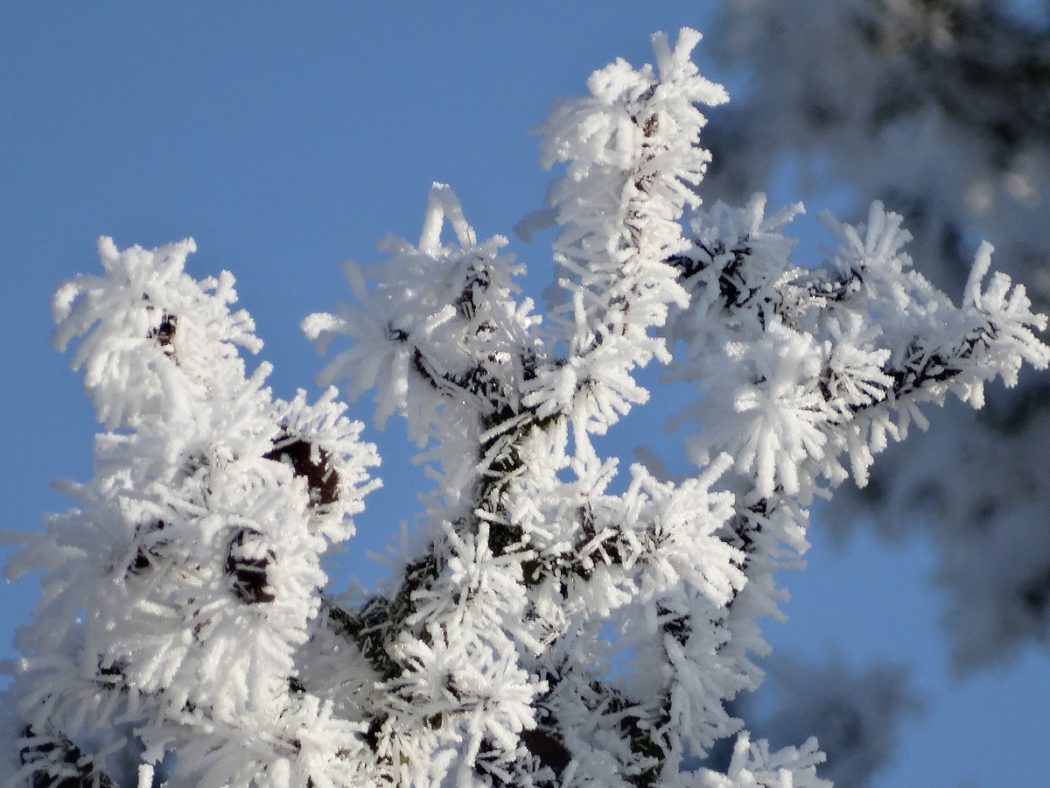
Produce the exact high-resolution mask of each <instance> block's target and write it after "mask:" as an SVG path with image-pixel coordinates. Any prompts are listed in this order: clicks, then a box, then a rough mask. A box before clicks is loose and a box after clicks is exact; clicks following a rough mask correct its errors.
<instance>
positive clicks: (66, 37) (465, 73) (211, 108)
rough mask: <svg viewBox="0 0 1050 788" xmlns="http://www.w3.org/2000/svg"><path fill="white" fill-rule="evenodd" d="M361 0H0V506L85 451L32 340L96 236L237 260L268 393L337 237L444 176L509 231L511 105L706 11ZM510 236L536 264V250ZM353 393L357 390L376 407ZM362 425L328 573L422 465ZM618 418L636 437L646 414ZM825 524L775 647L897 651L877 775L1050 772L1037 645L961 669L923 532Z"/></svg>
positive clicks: (513, 217)
mask: <svg viewBox="0 0 1050 788" xmlns="http://www.w3.org/2000/svg"><path fill="white" fill-rule="evenodd" d="M364 6H365V4H350V3H334V2H317V3H311V4H292V3H255V4H248V3H232V2H231V3H210V2H197V3H164V4H161V3H156V4H149V7H148V8H147V7H146V4H143V5H142V6H139V5H137V4H131V3H126V4H122V5H118V4H115V3H102V2H99V3H66V4H58V3H35V4H32V3H29V2H10V3H5V4H3V5H0V230H2V236H0V237H2V246H0V250H2V262H0V265H2V266H3V271H4V274H5V275H4V286H3V289H2V296H3V307H2V309H0V352H2V354H3V356H2V357H3V360H4V365H3V369H4V372H3V382H2V384H0V397H2V406H3V412H5V413H7V414H8V417H7V425H6V430H5V436H6V444H7V450H6V451H4V452H3V455H2V458H0V471H2V472H0V480H2V481H0V490H2V494H3V498H2V500H3V501H4V503H5V505H4V507H3V509H2V510H0V525H2V526H5V527H14V528H22V529H29V530H31V529H37V528H40V527H41V526H40V521H41V517H42V515H43V514H44V513H46V512H49V511H61V510H62V509H64V508H66V507H67V506H68V505H69V502H68V501H66V500H64V499H63V498H62V497H61V496H59V495H57V494H56V493H54V492H53V491H51V489H50V483H51V481H52V480H53V479H54V478H55V477H57V476H68V477H71V478H74V479H79V480H86V479H88V478H90V475H91V466H90V462H91V454H90V453H91V436H92V435H93V433H94V431H95V424H94V420H93V418H92V415H91V411H90V407H89V404H88V402H87V400H86V399H85V398H84V397H83V396H82V394H81V392H80V388H79V382H78V381H77V379H76V378H75V377H74V376H73V375H72V374H71V373H70V372H69V371H68V367H67V363H68V359H67V358H63V357H61V356H59V355H58V354H57V353H55V352H54V351H52V350H51V349H50V347H49V336H50V332H51V326H50V318H49V312H48V299H49V297H50V294H51V292H52V290H53V289H54V287H55V286H56V285H57V284H58V283H59V282H60V281H62V280H63V279H66V278H69V277H71V276H72V275H74V274H75V273H76V272H78V271H95V270H96V269H97V268H98V262H97V258H96V257H95V253H94V242H95V238H96V237H97V236H98V235H100V234H106V235H112V236H114V237H115V239H116V241H117V243H118V245H121V246H126V245H130V244H133V243H139V244H142V245H145V246H153V245H157V244H161V243H164V242H167V241H170V240H175V239H178V238H183V237H186V236H193V237H194V238H196V239H197V242H198V245H199V247H200V251H199V252H198V254H197V255H195V256H194V257H193V258H191V262H190V267H191V272H192V273H194V274H195V275H198V276H203V275H207V274H211V273H214V272H217V271H218V270H219V269H221V268H228V269H229V270H231V271H233V272H234V274H235V275H236V276H237V279H238V284H239V287H238V290H239V293H240V297H241V302H242V304H243V305H244V306H245V307H247V308H248V309H249V310H250V311H251V312H252V314H253V315H254V317H255V319H256V322H257V327H258V333H259V335H260V336H261V337H262V338H263V340H264V341H265V342H266V347H265V348H264V350H263V352H262V354H261V356H262V357H265V358H267V359H268V360H270V361H272V362H273V363H274V364H275V366H276V372H275V374H274V375H273V377H272V379H271V382H272V385H273V386H274V388H275V389H276V391H277V393H278V394H280V395H282V396H289V395H291V394H292V393H293V392H294V390H295V388H296V387H301V386H305V387H310V388H315V387H314V386H313V385H312V380H313V376H314V375H315V374H316V373H317V372H318V370H319V369H320V366H321V361H320V359H318V358H317V357H316V356H315V354H314V353H313V351H312V350H311V349H310V347H309V345H308V343H307V342H306V340H305V338H303V336H302V334H301V332H300V331H299V328H298V326H299V322H300V320H301V319H302V318H303V317H304V316H305V315H306V314H308V313H309V312H312V311H316V310H323V309H329V308H331V307H333V306H334V305H335V303H336V301H337V300H339V299H341V298H343V295H344V293H345V288H344V286H343V282H342V278H341V274H340V268H339V263H340V261H341V260H343V259H346V258H348V257H352V258H354V259H356V260H358V261H361V262H368V261H370V260H374V259H376V256H377V255H376V253H375V252H374V247H375V242H376V240H378V239H379V238H380V237H381V236H382V235H383V234H385V233H387V232H393V233H395V234H398V235H404V236H406V237H409V238H414V237H416V235H417V233H418V229H419V223H420V221H421V217H422V210H423V206H424V203H425V200H426V193H427V189H428V187H429V184H430V183H431V181H434V180H440V181H445V182H448V183H450V184H452V186H453V187H454V188H455V189H456V190H457V192H458V194H459V196H460V198H461V199H462V201H463V204H464V207H465V209H466V211H467V215H468V218H469V219H470V220H471V222H472V223H473V224H474V225H475V226H476V227H477V228H478V230H479V232H480V233H481V234H482V235H491V234H493V233H497V232H500V233H504V234H508V235H509V234H510V228H511V227H512V225H513V224H514V223H515V222H516V221H517V220H518V219H520V218H521V217H522V216H523V215H525V214H526V213H528V212H529V211H531V210H533V209H534V208H536V207H538V206H539V205H540V204H541V203H542V200H543V195H544V190H545V187H546V182H547V176H546V175H545V174H544V173H543V172H542V171H541V170H540V169H539V166H538V164H537V159H538V156H537V147H536V142H535V140H534V139H532V138H530V137H529V136H528V135H527V133H526V132H527V130H528V129H530V128H532V127H534V126H536V125H537V124H538V123H540V122H541V121H542V120H543V119H544V117H545V114H546V112H547V109H548V107H549V104H550V102H551V100H552V99H553V98H555V97H557V96H567V95H577V94H579V93H580V92H581V91H582V90H583V83H584V80H585V78H586V76H587V74H588V73H589V72H590V71H591V70H592V69H594V68H596V67H598V66H601V65H603V64H604V63H606V62H608V61H609V60H611V59H612V58H613V57H615V56H617V55H621V56H624V57H626V58H628V59H629V60H631V61H632V62H636V63H637V62H640V61H643V60H647V59H650V50H649V43H648V37H649V34H650V33H651V32H652V31H654V30H658V29H664V30H668V31H674V30H676V29H677V28H678V27H680V26H681V25H684V24H688V25H692V26H698V27H700V28H701V29H703V27H704V23H705V19H706V18H707V17H708V15H709V11H710V8H711V3H710V2H698V0H693V2H634V3H628V2H622V1H621V0H606V1H605V2H602V3H584V2H564V1H563V2H530V3H518V4H510V3H505V4H501V3H480V2H478V3H452V2H450V3H443V4H438V3H424V2H416V3H383V4H380V3H374V4H372V5H371V7H372V8H374V9H379V8H382V9H383V10H381V11H380V10H370V9H367V8H365V7H364ZM303 7H308V8H309V9H310V10H309V11H302V10H301V8H303ZM701 47H702V45H701ZM829 67H830V64H829ZM713 76H715V77H717V76H718V75H717V74H714V75H713ZM755 186H756V189H757V188H764V185H763V184H756V185H755ZM779 196H780V197H781V198H782V199H787V198H788V197H790V195H786V194H784V195H779ZM815 207H819V206H815ZM811 215H813V213H812V212H811ZM514 247H515V249H516V251H517V253H518V254H519V256H520V257H521V258H523V259H524V260H525V261H527V262H529V263H530V264H531V265H533V266H534V267H535V268H536V270H537V272H538V275H539V277H540V278H542V277H543V274H544V271H545V270H546V269H545V266H546V265H547V264H548V260H549V257H548V254H549V253H548V251H547V249H546V248H545V247H543V246H542V245H536V246H525V245H523V244H521V243H520V242H517V241H515V243H514ZM367 404H368V403H361V404H360V405H359V406H357V407H356V409H355V410H356V413H357V414H358V415H359V417H361V418H364V419H366V420H367V418H368V409H367ZM650 423H651V422H650ZM372 437H373V439H375V440H377V441H378V442H379V444H380V449H381V452H382V453H383V457H384V468H383V475H384V477H385V480H386V488H385V490H383V491H381V492H380V493H377V494H375V495H374V496H373V498H371V499H370V501H369V503H370V508H369V511H368V512H367V513H366V515H365V516H363V517H362V518H361V519H360V530H361V537H360V539H359V542H355V543H354V544H353V545H352V546H351V551H350V553H348V554H347V556H345V557H344V558H343V563H342V565H341V566H340V567H339V572H338V574H339V576H340V577H345V576H347V575H349V574H352V573H357V574H358V575H359V576H360V577H362V578H363V579H364V580H365V581H366V582H370V583H371V582H374V580H375V577H376V574H375V572H370V571H368V568H367V566H366V563H365V561H364V558H363V550H364V549H365V548H367V549H382V547H383V545H384V544H385V543H386V542H387V540H388V539H389V538H390V536H391V535H392V534H393V533H394V531H395V530H396V527H397V524H398V521H399V520H401V519H404V518H409V517H411V515H412V512H413V510H412V508H411V507H410V506H406V505H405V502H406V500H407V501H409V502H411V500H412V491H413V485H415V484H418V481H419V480H418V475H417V474H416V472H415V470H414V469H413V468H412V467H411V466H410V465H409V464H408V463H407V462H406V457H407V456H408V455H409V454H410V449H409V447H408V446H407V445H406V444H405V443H404V442H403V441H401V431H400V429H399V426H398V425H396V424H392V425H391V427H389V428H388V430H387V432H386V433H385V434H375V433H374V432H373V435H372ZM919 439H921V436H920V438H919ZM617 440H619V441H620V444H619V447H620V448H621V449H622V450H623V451H624V452H628V451H629V450H630V446H632V445H633V443H634V442H636V440H637V435H632V434H631V433H630V432H629V431H621V434H620V435H619V436H618V438H617ZM822 525H823V524H822V523H818V524H817V528H816V529H815V530H814V533H813V534H812V537H813V541H814V542H815V545H816V546H815V548H814V550H813V551H812V553H811V556H810V558H811V569H810V570H809V571H808V572H807V573H805V574H804V575H800V576H797V577H790V578H786V580H787V581H788V582H789V585H790V586H791V587H792V589H793V593H794V600H793V601H792V603H791V604H790V605H789V607H788V613H789V615H790V616H791V621H790V622H789V623H788V624H787V625H786V626H780V625H774V624H770V625H769V627H768V631H769V636H770V639H771V640H772V641H773V643H774V645H775V646H776V648H777V649H784V650H792V651H795V652H801V653H803V654H810V655H819V654H821V653H827V652H828V651H829V650H831V649H837V650H838V651H839V652H841V653H842V654H843V655H845V656H846V658H847V660H848V661H849V662H851V663H853V664H856V665H864V664H867V663H868V662H870V661H871V660H874V659H877V658H892V659H895V660H903V661H906V662H908V663H909V664H911V665H912V666H913V667H914V669H915V673H916V683H917V685H918V687H919V689H920V691H922V692H923V693H925V695H926V700H927V704H928V710H927V713H926V714H925V716H923V717H919V718H916V719H914V720H913V721H911V722H910V723H908V724H907V725H906V726H905V729H904V734H905V740H904V742H903V744H902V748H901V751H900V757H899V760H898V762H897V764H896V765H895V766H894V767H893V768H892V770H890V771H888V772H886V773H885V774H884V776H883V777H882V779H881V780H880V781H879V783H878V784H879V785H881V786H927V787H930V788H938V787H940V786H945V787H947V786H962V785H972V786H982V787H987V788H994V787H995V786H1004V785H1017V786H1027V785H1038V784H1045V780H1046V775H1047V774H1050V748H1048V747H1047V746H1046V742H1045V732H1046V730H1047V725H1048V712H1047V709H1050V659H1048V657H1047V655H1046V654H1045V653H1041V654H1037V653H1030V654H1028V655H1027V656H1026V657H1025V658H1024V659H1023V660H1022V661H1021V662H1020V663H1015V664H1012V665H1010V666H1008V669H1006V670H1004V671H1002V672H1001V673H984V674H981V675H980V676H978V677H976V678H974V679H971V680H967V681H966V682H964V683H962V684H956V683H953V680H952V679H951V678H950V677H949V675H948V671H947V667H946V665H947V656H946V649H945V646H944V643H943V641H942V638H941V637H940V635H939V632H938V625H937V616H938V614H939V610H940V600H939V598H938V597H937V594H936V592H935V591H934V590H933V589H931V588H930V587H929V586H928V585H927V580H926V576H927V573H928V568H929V566H930V564H931V562H932V553H931V551H930V550H929V549H928V548H926V547H925V546H923V545H922V544H921V543H911V544H910V545H909V546H908V547H907V548H906V549H902V550H897V549H889V548H886V547H884V546H881V545H879V544H878V543H876V542H875V541H873V540H872V539H871V538H869V537H867V536H862V537H860V538H857V539H855V540H854V541H853V542H852V543H851V544H850V545H849V548H848V549H847V550H846V552H845V553H842V552H837V551H835V550H834V549H832V548H831V547H830V546H829V544H828V541H827V539H826V538H824V537H823V536H822V534H821V530H820V528H821V526H822ZM4 554H5V555H6V554H8V551H5V552H4ZM2 593H3V603H2V604H3V608H2V609H3V611H4V612H3V618H2V620H0V656H2V657H3V658H10V657H12V656H14V651H13V650H12V649H11V647H10V645H9V643H10V637H11V634H12V633H13V631H14V629H15V627H16V626H17V625H18V624H19V623H21V622H24V621H25V620H26V619H27V617H28V616H29V611H30V607H31V604H32V600H33V598H34V594H35V587H34V584H33V582H32V581H22V582H20V583H19V584H17V585H14V586H8V587H7V588H5V589H3V591H2ZM775 658H776V657H775V654H774V657H773V659H775ZM800 733H801V732H800Z"/></svg>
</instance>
